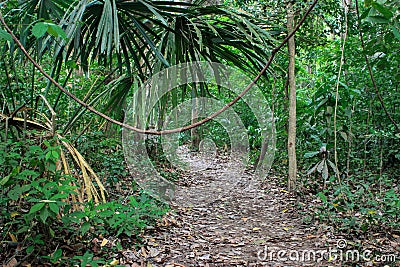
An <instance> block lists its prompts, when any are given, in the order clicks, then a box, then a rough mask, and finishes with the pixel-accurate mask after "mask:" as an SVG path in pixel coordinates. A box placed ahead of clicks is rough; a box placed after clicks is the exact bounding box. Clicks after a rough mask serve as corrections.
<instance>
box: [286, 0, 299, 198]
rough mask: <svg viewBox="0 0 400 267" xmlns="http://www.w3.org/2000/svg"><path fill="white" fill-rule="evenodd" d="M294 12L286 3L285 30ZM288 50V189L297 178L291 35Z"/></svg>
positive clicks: (293, 47)
mask: <svg viewBox="0 0 400 267" xmlns="http://www.w3.org/2000/svg"><path fill="white" fill-rule="evenodd" d="M293 25H294V13H293V3H292V2H291V1H288V3H287V30H288V32H292V31H293ZM288 51H289V67H288V81H289V127H288V158H289V176H288V190H289V191H290V190H293V189H295V188H296V179H297V160H296V79H295V76H294V67H295V52H296V50H295V41H294V36H292V37H291V38H290V39H289V41H288Z"/></svg>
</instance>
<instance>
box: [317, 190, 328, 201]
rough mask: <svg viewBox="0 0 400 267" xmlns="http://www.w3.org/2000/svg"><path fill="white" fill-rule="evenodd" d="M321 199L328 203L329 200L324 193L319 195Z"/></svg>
mask: <svg viewBox="0 0 400 267" xmlns="http://www.w3.org/2000/svg"><path fill="white" fill-rule="evenodd" d="M318 196H319V198H320V199H321V200H322V202H324V203H327V201H328V198H327V197H326V196H325V195H324V193H322V192H319V193H318Z"/></svg>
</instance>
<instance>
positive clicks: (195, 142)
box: [190, 88, 200, 151]
mask: <svg viewBox="0 0 400 267" xmlns="http://www.w3.org/2000/svg"><path fill="white" fill-rule="evenodd" d="M198 106H199V103H198V98H197V92H196V89H194V88H192V121H191V123H192V124H193V123H196V122H198V121H199V109H198ZM190 135H191V139H192V150H194V151H198V150H199V145H200V135H199V132H198V127H194V128H192V129H191V130H190Z"/></svg>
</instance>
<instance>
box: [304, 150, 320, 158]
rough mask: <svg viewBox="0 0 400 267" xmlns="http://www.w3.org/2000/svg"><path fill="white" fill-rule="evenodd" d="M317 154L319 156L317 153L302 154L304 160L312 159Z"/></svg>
mask: <svg viewBox="0 0 400 267" xmlns="http://www.w3.org/2000/svg"><path fill="white" fill-rule="evenodd" d="M317 154H319V152H318V151H314V152H307V153H305V154H304V158H306V159H308V158H312V157H314V156H315V155H317Z"/></svg>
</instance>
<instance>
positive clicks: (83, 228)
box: [80, 222, 90, 235]
mask: <svg viewBox="0 0 400 267" xmlns="http://www.w3.org/2000/svg"><path fill="white" fill-rule="evenodd" d="M89 228H90V223H89V222H84V223H83V224H82V226H81V229H80V231H81V233H82V234H83V235H84V234H85V233H86V232H87V231H88V230H89Z"/></svg>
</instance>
